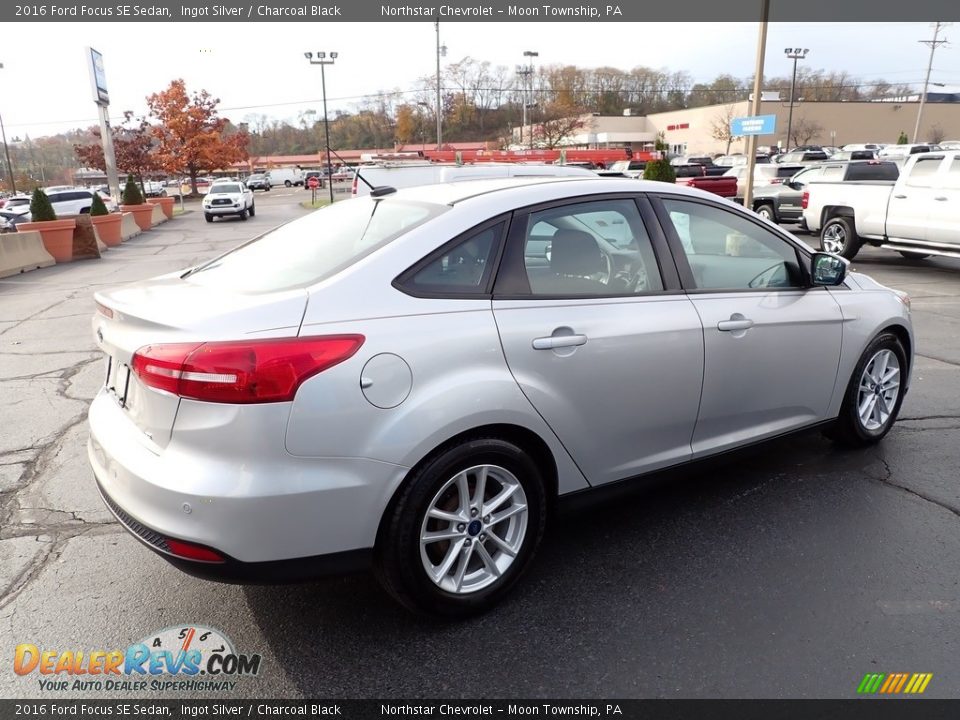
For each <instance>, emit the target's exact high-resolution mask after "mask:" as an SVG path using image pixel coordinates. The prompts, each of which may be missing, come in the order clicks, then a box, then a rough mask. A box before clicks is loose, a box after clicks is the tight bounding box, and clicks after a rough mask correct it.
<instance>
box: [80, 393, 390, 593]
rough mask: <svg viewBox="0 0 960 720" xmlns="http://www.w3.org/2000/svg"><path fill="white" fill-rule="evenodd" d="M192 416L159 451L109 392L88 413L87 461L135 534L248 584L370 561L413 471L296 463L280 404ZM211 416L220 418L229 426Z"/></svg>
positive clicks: (185, 415)
mask: <svg viewBox="0 0 960 720" xmlns="http://www.w3.org/2000/svg"><path fill="white" fill-rule="evenodd" d="M186 402H187V401H183V403H186ZM193 405H198V403H193ZM192 409H193V408H191V407H185V406H184V405H183V404H181V408H180V410H179V412H178V418H177V424H176V426H175V429H174V431H173V434H172V437H171V440H170V442H169V443H168V444H167V445H166V447H163V448H160V447H157V446H156V445H154V444H152V443H151V442H149V441H148V440H145V438H144V435H143V433H142V432H141V431H140V430H139V429H138V428H137V427H136V426H135V425H134V424H133V423H132V422H131V421H130V419H129V417H128V416H127V415H126V413H125V411H124V410H122V409H121V408H120V407H119V405H118V404H117V403H116V401H115V400H114V399H113V397H112V396H111V395H110V394H109V393H107V392H105V391H101V392H100V393H99V394H98V395H97V397H96V398H94V401H93V403H92V404H91V406H90V417H89V420H90V439H89V441H88V448H87V449H88V453H87V454H88V458H89V461H90V465H91V467H92V468H93V472H94V476H95V478H96V481H97V485H98V489H99V490H100V493H101V495H102V496H103V498H104V501H105V502H106V504H107V506H108V507H109V508H110V510H111V512H113V513H114V515H116V516H117V517H118V519H119V520H120V521H121V523H122V524H123V525H124V526H125V527H126V528H127V529H128V530H130V532H131V533H132V534H133V535H135V536H136V537H138V538H139V539H140V540H141V541H143V542H145V543H146V544H147V545H148V546H150V547H151V548H152V549H153V550H155V551H157V552H159V553H160V554H163V555H165V556H166V557H167V559H168V560H170V561H171V562H173V563H174V564H175V565H177V566H178V567H182V569H184V570H186V571H187V572H191V573H193V574H197V575H202V576H205V577H206V576H219V577H220V578H221V579H229V578H230V577H234V578H236V579H237V580H242V581H249V580H251V579H252V578H254V577H256V576H259V575H265V576H267V578H269V577H270V576H275V577H277V578H287V579H294V578H303V577H310V576H313V575H315V574H317V573H318V572H321V573H322V572H324V571H325V570H326V568H327V567H330V568H333V569H334V571H338V569H339V568H341V567H348V566H349V565H351V564H353V563H354V562H355V561H357V560H358V559H359V560H361V561H362V560H363V556H364V555H365V554H366V555H368V554H369V549H370V548H372V547H373V546H374V544H375V542H376V535H377V530H378V528H379V524H380V518H381V517H382V516H383V512H384V510H385V509H386V507H387V504H388V503H389V501H390V498H391V497H392V495H393V493H394V491H395V490H396V488H397V487H398V486H399V484H400V482H401V481H402V479H403V477H404V476H405V475H406V473H407V471H408V469H407V468H404V467H401V466H399V465H394V464H390V463H384V462H378V461H375V460H368V459H362V458H335V457H324V458H320V457H294V456H292V455H290V454H289V453H287V452H286V450H285V449H284V445H283V438H284V430H285V427H286V418H287V414H288V413H289V406H287V405H285V404H282V403H274V404H266V405H262V406H245V407H244V408H243V409H242V411H240V410H238V409H237V408H236V406H220V407H216V408H212V409H211V408H209V407H207V408H201V409H200V410H199V411H198V410H196V409H193V410H194V415H193V416H191V410H192ZM198 413H199V414H201V415H202V416H203V421H202V422H201V420H200V419H199V418H198ZM212 413H221V414H222V424H220V423H219V420H220V419H221V418H218V417H216V416H213V415H212ZM164 539H173V540H181V541H186V542H189V543H194V544H197V545H201V546H204V547H207V548H211V549H213V550H215V551H217V552H218V553H219V554H221V555H224V556H226V558H227V562H226V563H223V564H221V565H220V566H219V567H214V566H212V564H209V563H198V562H195V561H183V560H181V559H178V558H174V557H172V555H171V554H170V553H169V549H168V548H165V547H164V543H163V540H164ZM342 553H348V554H347V555H344V556H343V557H341V558H326V557H321V556H331V555H339V554H342ZM346 560H350V562H349V563H348V562H346ZM278 562H279V563H280V564H276V563H278ZM183 563H186V564H185V565H184V564H183ZM264 563H269V564H264ZM361 564H362V563H361ZM198 566H201V567H198Z"/></svg>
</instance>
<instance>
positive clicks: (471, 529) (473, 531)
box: [467, 520, 483, 537]
mask: <svg viewBox="0 0 960 720" xmlns="http://www.w3.org/2000/svg"><path fill="white" fill-rule="evenodd" d="M482 528H483V523H481V522H480V521H479V520H474V521H473V522H471V523H470V524H469V525H467V533H468V534H469V535H470V536H471V537H476V536H477V535H479V534H480V530H481V529H482Z"/></svg>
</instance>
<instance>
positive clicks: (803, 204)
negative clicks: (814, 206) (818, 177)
mask: <svg viewBox="0 0 960 720" xmlns="http://www.w3.org/2000/svg"><path fill="white" fill-rule="evenodd" d="M809 204H810V193H809V192H806V191H805V192H804V193H803V199H802V200H801V201H800V207H802V208H803V209H804V210H806V209H807V205H809Z"/></svg>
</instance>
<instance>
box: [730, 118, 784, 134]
mask: <svg viewBox="0 0 960 720" xmlns="http://www.w3.org/2000/svg"><path fill="white" fill-rule="evenodd" d="M776 131H777V116H776V115H751V116H749V117H741V118H734V119H733V120H731V121H730V134H731V135H733V136H734V137H744V136H745V135H773V134H774V133H775V132H776Z"/></svg>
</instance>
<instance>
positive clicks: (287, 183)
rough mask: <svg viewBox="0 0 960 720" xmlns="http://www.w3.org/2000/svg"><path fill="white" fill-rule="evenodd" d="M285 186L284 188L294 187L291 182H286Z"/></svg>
mask: <svg viewBox="0 0 960 720" xmlns="http://www.w3.org/2000/svg"><path fill="white" fill-rule="evenodd" d="M283 186H284V187H293V183H292V182H290V181H289V180H284V182H283Z"/></svg>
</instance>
